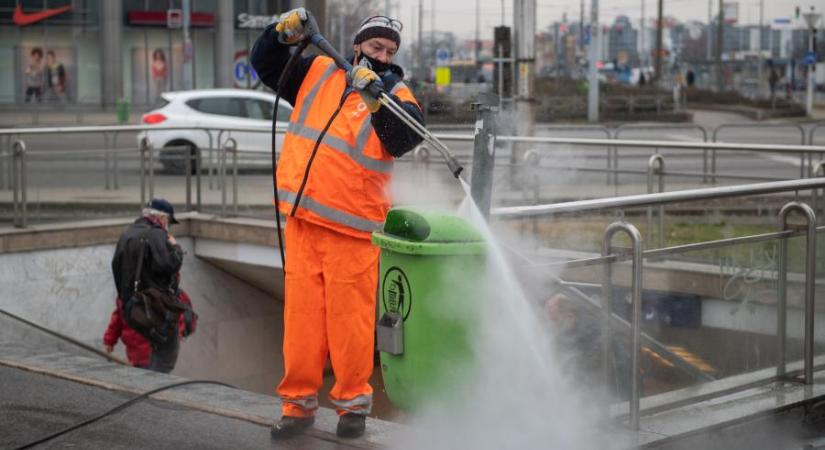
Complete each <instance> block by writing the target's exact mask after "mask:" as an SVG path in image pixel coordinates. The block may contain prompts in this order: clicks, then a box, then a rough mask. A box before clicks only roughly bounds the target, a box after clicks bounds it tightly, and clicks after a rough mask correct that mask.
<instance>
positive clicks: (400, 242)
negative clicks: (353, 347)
mask: <svg viewBox="0 0 825 450" xmlns="http://www.w3.org/2000/svg"><path fill="white" fill-rule="evenodd" d="M372 242H373V243H374V244H375V245H377V246H378V247H380V248H381V260H380V261H381V262H380V267H381V269H380V273H379V287H378V305H379V319H378V323H377V344H378V350H379V351H380V352H381V371H382V375H383V378H384V387H385V390H386V392H387V395H388V396H389V398H390V400H391V401H392V402H393V404H394V405H396V406H397V407H400V408H402V409H407V410H414V409H416V408H417V407H419V406H421V405H423V404H425V403H428V402H429V401H430V400H433V399H441V398H445V395H447V394H449V392H450V391H451V390H452V389H454V387H455V386H456V383H461V381H462V378H464V377H465V376H466V371H468V370H472V365H473V357H472V347H471V340H472V339H473V332H474V331H475V324H476V323H477V322H478V317H477V314H478V302H480V301H483V298H484V286H483V282H482V281H483V280H484V277H485V270H486V244H485V242H484V239H483V237H482V235H481V233H479V232H478V230H476V229H475V228H473V227H472V226H471V225H470V224H468V223H467V222H466V221H464V220H463V219H461V218H458V217H455V216H450V215H447V214H442V213H436V212H428V211H423V210H419V209H414V208H394V209H392V210H390V211H389V213H388V214H387V220H386V222H385V223H384V229H383V232H376V233H373V235H372Z"/></svg>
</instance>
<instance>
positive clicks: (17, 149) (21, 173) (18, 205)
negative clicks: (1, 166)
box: [12, 140, 27, 228]
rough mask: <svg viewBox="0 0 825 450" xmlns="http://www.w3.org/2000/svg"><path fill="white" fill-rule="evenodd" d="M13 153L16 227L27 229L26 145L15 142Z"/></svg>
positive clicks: (18, 141)
mask: <svg viewBox="0 0 825 450" xmlns="http://www.w3.org/2000/svg"><path fill="white" fill-rule="evenodd" d="M12 152H13V153H12V154H13V159H12V169H13V171H12V174H13V176H12V184H13V188H14V195H13V203H14V227H15V228H26V190H27V184H26V143H25V142H24V141H22V140H16V141H14V144H13V146H12Z"/></svg>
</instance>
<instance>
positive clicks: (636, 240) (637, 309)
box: [602, 222, 642, 430]
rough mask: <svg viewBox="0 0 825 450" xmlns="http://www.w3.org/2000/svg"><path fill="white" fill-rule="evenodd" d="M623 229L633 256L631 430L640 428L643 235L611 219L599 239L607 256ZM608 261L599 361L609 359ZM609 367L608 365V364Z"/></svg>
mask: <svg viewBox="0 0 825 450" xmlns="http://www.w3.org/2000/svg"><path fill="white" fill-rule="evenodd" d="M619 231H624V232H625V233H626V234H627V235H628V237H629V238H630V240H631V242H632V250H631V251H632V255H633V256H632V258H633V269H632V270H633V277H632V292H633V293H632V305H633V316H632V319H631V326H632V334H631V336H632V337H631V340H632V344H631V345H632V352H631V367H632V371H633V372H632V373H631V385H630V401H629V403H630V426H631V428H632V429H634V430H638V429H639V399H640V397H641V377H640V376H639V355H640V352H641V324H642V236H641V234H640V233H639V230H638V229H637V228H636V227H635V226H633V225H632V224H630V223H627V222H613V223H611V224H610V225H608V227H607V229H606V230H605V233H604V239H603V241H602V255H603V256H606V255H608V254H610V253H612V250H613V247H612V245H611V241H612V240H613V236H614V235H615V234H616V233H617V232H619ZM610 267H611V264H606V265H605V270H604V286H605V287H603V290H605V292H606V293H607V295H605V297H604V300H603V301H604V302H605V303H606V305H605V306H607V308H606V309H604V313H603V314H602V316H603V321H605V322H607V324H606V325H605V324H604V323H603V325H602V327H603V331H604V332H605V337H604V339H603V341H602V351H606V353H605V354H603V357H602V360H603V361H607V360H608V359H609V356H608V355H609V349H610V323H609V318H610V315H609V314H610V311H609V309H610V301H611V297H610V296H609V295H612V293H611V288H610V286H611V285H612V284H613V281H612V270H611V268H610ZM607 367H608V369H609V365H608V366H607Z"/></svg>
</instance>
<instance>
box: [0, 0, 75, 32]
mask: <svg viewBox="0 0 825 450" xmlns="http://www.w3.org/2000/svg"><path fill="white" fill-rule="evenodd" d="M71 9H72V5H66V6H61V7H59V8H50V9H44V10H43V11H38V12H35V13H24V12H23V5H21V4H20V3H17V6H15V7H14V15H12V17H11V20H12V22H14V23H15V25H18V26H21V27H22V26H26V25H31V24H33V23H37V22H40V21H43V20H46V19H48V18H49V17H54V16H56V15H58V14H63V13H64V12H67V11H71Z"/></svg>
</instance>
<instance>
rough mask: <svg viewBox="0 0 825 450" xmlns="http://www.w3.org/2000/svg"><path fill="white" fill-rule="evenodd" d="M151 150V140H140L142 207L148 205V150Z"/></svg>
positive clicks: (145, 138)
mask: <svg viewBox="0 0 825 450" xmlns="http://www.w3.org/2000/svg"><path fill="white" fill-rule="evenodd" d="M148 148H149V138H148V137H144V138H143V139H141V140H140V147H139V148H138V155H139V158H138V159H140V207H141V208H142V207H143V205H145V204H146V150H147V149H148Z"/></svg>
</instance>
